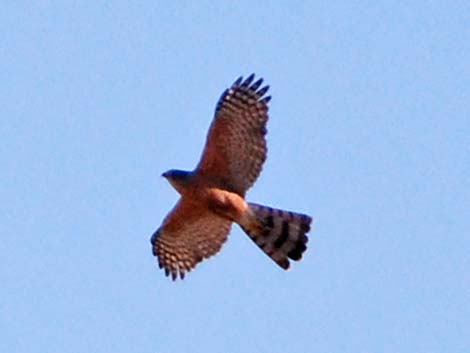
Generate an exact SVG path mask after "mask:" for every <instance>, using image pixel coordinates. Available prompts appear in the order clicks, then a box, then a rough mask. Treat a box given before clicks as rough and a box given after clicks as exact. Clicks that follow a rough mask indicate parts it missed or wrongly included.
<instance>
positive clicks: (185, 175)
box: [162, 169, 192, 194]
mask: <svg viewBox="0 0 470 353" xmlns="http://www.w3.org/2000/svg"><path fill="white" fill-rule="evenodd" d="M191 174H192V173H191V172H187V171H185V170H178V169H170V170H168V171H166V172H165V173H163V174H162V177H164V178H166V179H167V180H168V182H169V183H170V184H171V185H172V186H173V187H174V188H175V189H176V190H177V191H178V192H179V193H180V194H181V193H182V192H183V190H184V189H185V188H186V185H187V183H188V181H189V179H190V177H191Z"/></svg>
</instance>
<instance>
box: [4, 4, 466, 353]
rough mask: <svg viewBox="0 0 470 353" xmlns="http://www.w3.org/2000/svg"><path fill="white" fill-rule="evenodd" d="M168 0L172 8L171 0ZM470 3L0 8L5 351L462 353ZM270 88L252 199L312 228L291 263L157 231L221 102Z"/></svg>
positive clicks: (243, 239)
mask: <svg viewBox="0 0 470 353" xmlns="http://www.w3.org/2000/svg"><path fill="white" fill-rule="evenodd" d="M177 3H178V4H177ZM469 24H470V2H468V1H407V2H397V1H367V2H366V1H354V2H352V1H349V2H347V1H345V2H336V1H330V2H313V1H311V2H303V1H289V2H287V1H285V2H281V1H279V2H274V1H271V2H266V1H256V2H252V1H237V2H224V1H221V2H211V1H193V2H175V4H173V3H172V2H163V1H138V2H129V1H113V2H109V1H89V2H72V1H69V2H66V1H63V2H59V1H38V2H23V1H5V2H3V3H2V8H1V11H0V68H1V70H0V118H1V124H0V138H1V140H0V146H1V148H0V166H1V169H0V200H1V206H0V210H1V212H0V234H1V241H0V351H1V352H8V353H13V352H21V353H30V352H38V353H39V352H40V353H48V352H61V353H62V352H93V353H96V352H98V353H101V352H113V353H121V352H123V353H124V352H142V353H146V352H162V353H165V352H172V353H173V352H176V353H179V352H205V353H212V352H214V353H215V352H229V353H230V352H263V353H264V352H267V353H278V352H283V353H285V352H328V353H336V352H371V353H375V352H390V353H396V352H410V353H416V352H426V353H430V352H453V353H457V352H469V351H470V255H469V253H470V230H469V229H470V177H469V175H470V25H469ZM252 72H255V73H257V75H258V76H261V77H264V78H265V80H266V83H268V84H270V85H271V91H270V93H271V95H272V97H273V99H272V101H271V104H270V120H269V125H268V130H269V133H268V146H269V156H268V160H267V162H266V164H265V166H264V169H263V173H262V175H261V177H260V179H259V180H258V182H257V184H256V185H255V187H254V188H253V189H252V190H251V191H250V192H249V194H248V198H249V199H250V200H252V201H255V202H258V203H264V204H267V205H271V206H277V207H281V208H285V209H288V210H295V211H300V212H305V213H308V214H311V215H312V216H313V217H314V218H315V224H314V227H313V229H312V232H311V233H310V242H309V249H308V251H307V253H306V256H305V257H304V259H303V260H302V261H301V262H300V263H294V264H293V266H292V269H291V270H290V271H288V272H284V271H283V270H281V269H279V268H278V267H277V266H276V265H275V264H274V263H273V262H272V261H271V260H270V259H269V258H268V257H266V256H265V255H264V254H263V253H262V252H261V251H260V250H259V249H258V248H257V247H256V246H255V245H254V244H253V243H252V241H251V240H250V239H249V238H248V237H247V236H246V235H245V234H244V233H243V232H242V231H241V230H240V229H239V228H238V227H234V228H233V231H232V233H231V235H230V237H229V240H228V242H227V243H226V244H225V246H224V247H223V250H222V252H221V253H220V254H218V255H217V256H216V257H214V258H212V259H210V260H208V261H206V262H204V263H203V264H201V265H200V266H199V267H198V268H197V269H196V271H194V272H191V273H190V274H189V275H188V277H187V278H186V279H185V280H184V281H183V282H176V283H173V282H172V281H171V280H169V279H168V278H166V277H165V276H164V273H163V272H162V271H161V270H159V269H158V266H157V264H156V260H155V258H154V257H153V256H152V254H151V248H150V243H149V239H150V236H151V234H152V233H153V232H154V230H155V229H156V228H157V227H158V226H159V225H160V223H161V221H162V219H163V217H164V216H165V215H166V213H167V212H168V211H169V210H170V209H171V207H172V206H173V205H174V203H175V202H176V200H177V194H176V192H175V191H174V190H173V189H172V188H171V186H170V185H169V184H167V182H166V181H165V180H164V179H163V178H161V177H160V174H161V173H162V172H163V171H165V170H167V169H170V168H180V169H192V168H193V167H194V166H195V164H196V163H197V161H198V159H199V156H200V153H201V149H202V147H203V144H204V140H205V135H206V132H207V128H208V126H209V124H210V121H211V119H212V116H213V111H214V107H215V103H216V101H217V99H218V98H219V96H220V94H221V93H222V91H223V90H224V89H225V88H226V87H227V86H228V85H230V84H231V83H232V82H233V81H234V80H235V79H236V78H237V77H238V76H239V75H248V74H250V73H252Z"/></svg>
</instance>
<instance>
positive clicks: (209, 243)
mask: <svg viewBox="0 0 470 353" xmlns="http://www.w3.org/2000/svg"><path fill="white" fill-rule="evenodd" d="M254 78H255V75H254V74H252V75H250V76H249V77H248V78H246V79H245V80H243V77H240V78H239V79H238V80H236V81H235V82H234V83H233V84H232V86H231V87H230V88H228V89H226V90H225V92H224V93H223V94H222V96H221V97H220V99H219V101H218V103H217V106H216V109H215V116H214V119H213V121H212V124H211V126H210V128H209V132H208V134H207V140H206V145H205V147H204V151H203V152H202V156H201V159H200V161H199V164H198V165H197V167H196V168H195V169H194V170H193V171H182V170H175V169H172V170H169V171H167V172H165V173H163V174H162V176H163V177H165V178H166V179H167V180H168V181H169V182H170V184H171V185H172V186H173V187H174V188H175V189H176V190H177V191H178V193H179V194H180V195H181V197H180V199H179V200H178V202H177V203H176V205H175V206H174V208H173V209H172V210H171V211H170V212H169V213H168V215H167V216H166V218H165V219H164V220H163V223H162V225H161V226H160V228H158V229H157V231H156V232H155V233H154V234H153V235H152V238H151V244H152V251H153V255H155V256H156V257H158V264H159V266H160V268H163V269H164V270H165V274H166V275H167V276H170V275H171V277H172V279H173V280H175V279H176V278H178V277H180V278H181V279H183V278H184V276H185V274H186V273H187V272H189V271H191V270H192V269H193V268H194V267H195V266H196V265H197V264H198V263H199V262H201V261H202V260H203V259H205V258H208V257H210V256H212V255H214V254H216V253H217V252H218V251H219V250H220V248H221V247H222V244H223V243H224V242H225V241H226V240H227V236H228V234H229V232H230V228H231V226H232V223H237V224H238V225H239V226H240V227H241V228H242V229H243V231H244V232H245V233H246V234H248V235H249V237H250V238H251V239H252V240H253V241H254V242H255V243H256V244H257V245H258V246H259V247H260V248H261V250H263V251H264V252H265V253H266V254H267V255H268V256H269V257H270V258H271V259H272V260H274V262H275V263H277V264H278V265H279V266H280V267H281V268H283V269H285V270H287V269H288V268H289V265H290V263H289V259H292V260H296V261H297V260H300V259H301V257H302V254H303V252H304V251H305V250H306V249H307V246H306V244H307V241H308V238H307V235H306V234H307V233H308V232H309V230H310V224H311V222H312V218H311V217H310V216H307V215H305V214H301V213H296V212H290V211H284V210H280V209H276V208H271V207H267V206H262V205H258V204H255V203H251V202H247V201H246V200H245V194H246V192H247V190H248V189H249V188H250V187H251V186H252V185H253V183H254V182H255V181H256V179H257V178H258V176H259V174H260V172H261V168H262V166H263V163H264V161H265V160H266V154H267V148H266V139H265V135H266V132H267V131H266V123H267V120H268V103H269V101H270V100H271V97H270V96H265V94H266V92H267V91H268V89H269V86H264V87H262V88H260V87H261V85H262V83H263V79H259V80H257V81H256V82H254V83H253V81H254Z"/></svg>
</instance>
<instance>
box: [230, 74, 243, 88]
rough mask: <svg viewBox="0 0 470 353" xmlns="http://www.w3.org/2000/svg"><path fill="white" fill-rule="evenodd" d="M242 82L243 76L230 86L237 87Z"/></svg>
mask: <svg viewBox="0 0 470 353" xmlns="http://www.w3.org/2000/svg"><path fill="white" fill-rule="evenodd" d="M242 81H243V76H240V77H239V78H237V79H236V81H235V82H234V83H233V85H232V86H238V85H239V84H240V83H241V82H242Z"/></svg>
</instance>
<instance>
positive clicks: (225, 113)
mask: <svg viewBox="0 0 470 353" xmlns="http://www.w3.org/2000/svg"><path fill="white" fill-rule="evenodd" d="M253 80H254V74H252V75H251V76H249V77H248V78H247V79H246V80H245V81H243V78H242V77H240V78H239V79H238V80H237V81H235V83H234V84H233V85H232V86H231V87H230V88H229V89H227V90H226V91H225V92H224V93H223V94H222V96H221V97H220V99H219V102H218V103H217V107H216V110H215V117H214V120H213V121H212V124H211V127H210V129H209V133H208V135H207V141H206V146H205V148H204V151H203V153H202V157H201V160H200V162H199V165H198V167H197V169H196V172H200V173H203V174H205V175H208V176H213V177H215V178H217V179H218V180H221V181H222V182H224V183H225V185H226V187H227V188H229V189H231V190H232V191H234V192H237V193H238V194H240V195H244V194H245V192H246V191H247V190H248V189H249V188H250V187H251V186H252V185H253V183H254V182H255V181H256V179H257V178H258V176H259V174H260V172H261V168H262V166H263V163H264V161H265V160H266V153H267V149H266V139H265V135H266V122H267V120H268V102H269V101H270V99H271V97H270V96H268V97H263V96H264V95H265V93H266V92H267V91H268V88H269V86H264V87H263V88H261V89H258V88H259V87H260V86H261V84H262V83H263V79H259V80H258V81H256V82H255V83H252V82H253Z"/></svg>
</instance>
